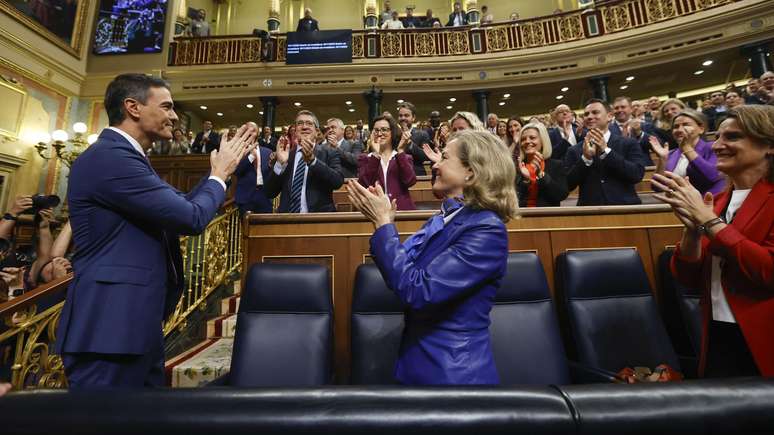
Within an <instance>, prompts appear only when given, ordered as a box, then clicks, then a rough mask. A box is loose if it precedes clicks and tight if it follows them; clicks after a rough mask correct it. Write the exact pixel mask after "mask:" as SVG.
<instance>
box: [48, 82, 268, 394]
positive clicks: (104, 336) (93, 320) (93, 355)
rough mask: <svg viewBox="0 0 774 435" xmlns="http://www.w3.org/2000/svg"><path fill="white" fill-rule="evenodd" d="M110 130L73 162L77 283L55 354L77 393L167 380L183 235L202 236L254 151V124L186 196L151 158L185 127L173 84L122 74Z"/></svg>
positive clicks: (111, 103)
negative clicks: (167, 326)
mask: <svg viewBox="0 0 774 435" xmlns="http://www.w3.org/2000/svg"><path fill="white" fill-rule="evenodd" d="M105 109H106V110H107V113H108V119H109V122H110V127H108V128H106V129H105V130H103V131H102V133H101V134H100V136H99V139H97V141H96V142H95V143H94V144H93V145H91V146H90V147H89V148H88V149H87V150H86V152H84V153H83V154H82V155H81V156H80V157H78V159H77V160H76V161H75V162H74V164H73V166H72V170H71V172H70V182H69V186H68V192H67V197H68V201H69V206H70V222H71V224H72V230H73V237H74V242H75V244H76V245H77V246H78V249H77V251H76V253H75V257H74V258H73V262H72V263H73V271H74V279H73V281H72V284H71V285H70V288H69V289H68V293H67V299H66V301H65V305H64V308H63V310H62V317H61V319H60V322H59V329H58V333H57V343H56V346H55V350H56V352H57V353H58V354H60V355H62V359H63V361H64V366H65V373H66V374H67V378H68V382H69V385H70V388H72V389H84V388H136V387H142V386H159V385H162V384H163V381H164V379H163V362H164V355H163V334H162V330H161V325H162V321H163V320H164V318H165V317H166V316H167V315H169V314H170V313H171V312H172V311H173V310H174V308H175V305H176V304H177V301H178V299H179V298H180V294H181V292H182V288H183V276H182V273H183V270H182V262H181V258H180V245H179V241H178V234H197V233H200V232H202V231H203V230H204V229H205V228H206V226H207V224H208V223H209V222H210V221H211V220H212V218H213V217H214V216H215V214H216V212H217V211H218V208H219V207H220V206H221V204H223V201H224V199H225V196H226V184H225V182H224V180H226V179H227V178H228V177H229V176H230V175H231V174H232V172H233V171H234V169H235V168H236V167H237V164H238V163H239V161H240V160H241V159H242V157H244V156H245V155H246V154H247V153H248V152H249V151H250V150H251V149H252V147H253V144H254V142H255V135H256V132H255V131H254V130H253V129H251V128H248V126H247V125H244V126H242V128H240V129H239V131H237V134H236V135H235V137H234V138H233V139H232V140H230V141H224V142H223V143H222V144H221V147H220V150H219V151H213V152H212V154H211V155H210V165H211V171H210V176H209V177H208V178H207V179H206V180H203V181H202V183H200V185H199V186H197V188H195V189H194V191H192V192H191V193H189V194H187V195H185V194H183V193H181V192H178V191H177V190H175V189H174V188H172V187H171V186H170V185H168V184H167V183H165V182H164V181H163V180H162V179H161V178H159V176H158V175H157V174H156V172H155V171H154V170H153V168H152V167H151V166H150V164H149V162H148V159H147V158H146V157H145V151H146V150H147V149H148V148H150V147H151V144H152V143H153V141H158V140H169V139H171V138H172V129H173V126H174V124H175V122H176V121H177V115H176V114H175V110H174V103H173V101H172V96H171V94H170V92H169V87H168V85H167V84H166V82H164V81H163V80H160V79H156V78H152V77H148V76H146V75H144V74H122V75H120V76H118V77H116V78H115V79H114V80H113V81H112V82H111V83H110V84H109V85H108V88H107V91H106V92H105Z"/></svg>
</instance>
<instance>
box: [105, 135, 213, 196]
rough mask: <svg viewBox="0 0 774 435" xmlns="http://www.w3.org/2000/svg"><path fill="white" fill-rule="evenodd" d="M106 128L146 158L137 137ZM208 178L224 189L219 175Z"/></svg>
mask: <svg viewBox="0 0 774 435" xmlns="http://www.w3.org/2000/svg"><path fill="white" fill-rule="evenodd" d="M108 128H109V129H110V130H113V131H115V132H116V133H118V134H120V135H121V136H123V137H124V139H126V140H127V141H129V143H130V144H132V147H134V149H135V150H137V152H138V153H140V155H141V156H143V157H145V158H146V159H147V158H148V157H147V156H146V155H145V152H144V151H143V150H142V147H141V146H140V143H139V142H137V139H135V138H133V137H132V136H130V135H129V133H127V132H125V131H123V130H121V129H120V128H118V127H108ZM209 179H210V180H215V181H217V182H218V183H220V185H221V186H222V187H223V190H226V183H225V182H224V181H223V180H221V179H220V177H216V176H214V175H210V177H209Z"/></svg>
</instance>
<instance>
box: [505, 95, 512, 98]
mask: <svg viewBox="0 0 774 435" xmlns="http://www.w3.org/2000/svg"><path fill="white" fill-rule="evenodd" d="M503 98H511V94H503Z"/></svg>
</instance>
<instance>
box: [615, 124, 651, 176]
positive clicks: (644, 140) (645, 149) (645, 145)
mask: <svg viewBox="0 0 774 435" xmlns="http://www.w3.org/2000/svg"><path fill="white" fill-rule="evenodd" d="M607 128H608V129H609V130H610V134H611V135H613V136H623V132H622V131H621V127H619V126H618V123H617V122H615V121H612V122H611V123H610V125H608V127H607ZM652 129H653V125H652V124H651V123H649V122H643V123H642V136H641V137H640V138H639V139H638V138H632V139H634V140H636V141H637V142H638V143H639V144H640V148H642V155H643V156H644V157H645V166H652V165H653V159H651V158H650V140H649V138H650V135H649V134H648V131H652Z"/></svg>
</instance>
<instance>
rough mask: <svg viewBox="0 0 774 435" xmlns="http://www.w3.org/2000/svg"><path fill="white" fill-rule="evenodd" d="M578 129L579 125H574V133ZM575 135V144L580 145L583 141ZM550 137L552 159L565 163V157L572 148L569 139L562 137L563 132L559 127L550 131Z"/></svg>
mask: <svg viewBox="0 0 774 435" xmlns="http://www.w3.org/2000/svg"><path fill="white" fill-rule="evenodd" d="M577 129H578V125H577V124H572V131H573V132H575V131H577ZM573 134H574V135H575V142H576V143H578V142H580V141H581V140H583V139H582V138H581V137H578V135H577V134H575V133H573ZM548 137H549V139H551V150H552V151H551V158H552V159H555V160H559V161H564V156H565V155H566V154H567V150H568V149H569V148H570V147H571V146H572V144H571V143H570V142H568V141H567V139H565V138H564V136H562V132H561V130H559V128H558V127H552V128H549V129H548Z"/></svg>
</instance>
